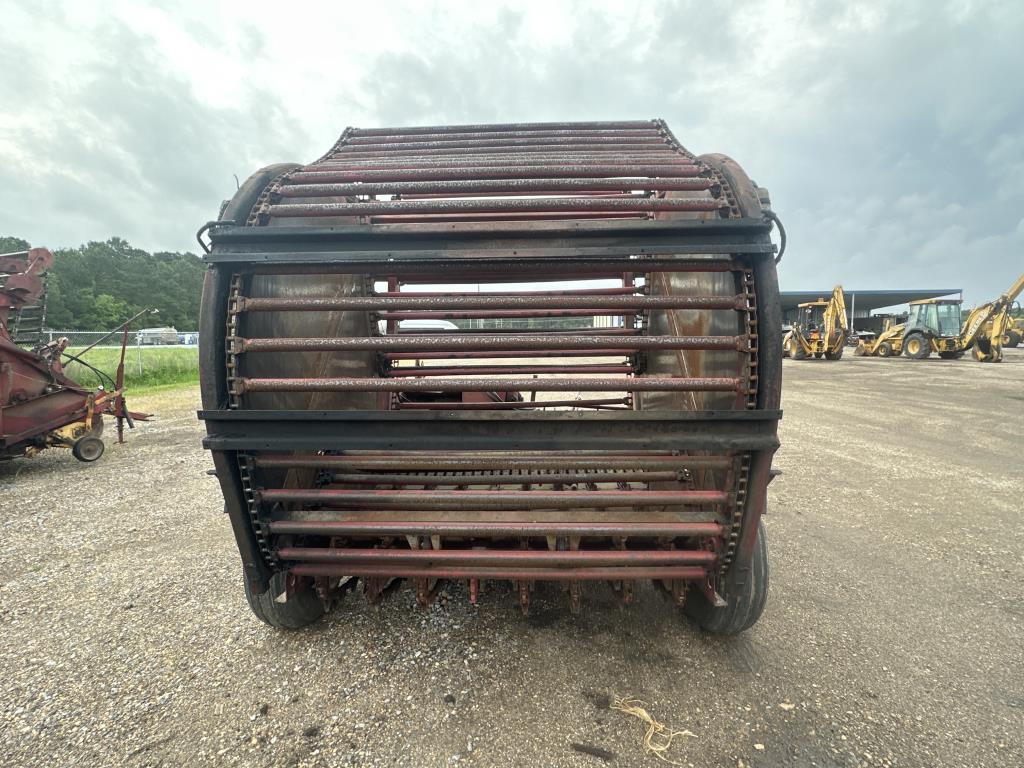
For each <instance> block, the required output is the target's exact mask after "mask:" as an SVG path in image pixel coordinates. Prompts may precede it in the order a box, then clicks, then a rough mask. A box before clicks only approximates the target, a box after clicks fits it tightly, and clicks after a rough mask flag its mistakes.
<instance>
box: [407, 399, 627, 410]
mask: <svg viewBox="0 0 1024 768" xmlns="http://www.w3.org/2000/svg"><path fill="white" fill-rule="evenodd" d="M629 404H630V401H629V400H628V399H626V398H610V397H607V398H606V397H602V398H596V399H589V398H588V399H586V400H495V401H488V402H486V403H455V402H430V401H428V402H423V403H416V402H399V403H398V410H400V411H539V410H542V409H544V408H604V407H605V406H615V405H622V406H627V405H629ZM608 410H613V409H612V408H608ZM623 410H624V409H623Z"/></svg>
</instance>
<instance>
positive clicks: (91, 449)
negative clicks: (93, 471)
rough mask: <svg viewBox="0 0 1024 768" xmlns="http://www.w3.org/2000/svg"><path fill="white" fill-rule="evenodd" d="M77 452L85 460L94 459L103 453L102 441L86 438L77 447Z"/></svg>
mask: <svg viewBox="0 0 1024 768" xmlns="http://www.w3.org/2000/svg"><path fill="white" fill-rule="evenodd" d="M78 453H79V454H80V455H81V456H82V458H83V459H85V460H86V461H96V459H98V458H99V457H100V456H101V455H102V454H103V443H101V442H99V441H98V440H96V441H94V440H87V441H85V442H84V443H83V444H82V445H81V446H80V447H79V449H78Z"/></svg>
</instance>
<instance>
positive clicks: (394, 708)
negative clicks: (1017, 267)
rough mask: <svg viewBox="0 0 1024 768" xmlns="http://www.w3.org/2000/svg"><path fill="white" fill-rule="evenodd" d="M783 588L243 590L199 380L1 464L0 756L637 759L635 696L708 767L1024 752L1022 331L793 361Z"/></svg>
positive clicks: (543, 762)
mask: <svg viewBox="0 0 1024 768" xmlns="http://www.w3.org/2000/svg"><path fill="white" fill-rule="evenodd" d="M785 377H786V383H785V394H784V407H785V409H786V414H785V418H784V420H783V423H782V438H783V448H782V450H781V451H780V453H779V456H778V461H777V466H778V467H780V468H781V469H782V470H783V471H784V473H785V474H784V475H783V476H782V477H781V478H780V479H778V480H777V481H776V482H775V483H773V485H772V486H771V498H770V503H771V509H770V515H769V517H768V521H767V525H768V533H769V547H770V551H771V564H772V569H773V571H772V587H771V593H770V596H769V602H768V606H767V609H766V611H765V614H764V616H763V617H762V619H761V621H760V622H759V623H758V624H757V625H756V626H755V627H754V629H753V630H751V631H750V632H748V633H747V634H746V635H744V636H742V637H740V638H737V639H732V640H718V639H713V638H709V637H706V636H703V635H701V634H700V633H699V632H697V631H696V630H695V629H694V628H693V627H691V626H690V625H688V624H687V623H686V621H685V620H683V619H682V618H680V617H679V616H678V615H677V614H676V613H675V612H674V610H673V609H672V608H671V606H670V605H669V604H668V603H667V602H665V601H664V600H662V599H661V598H660V597H659V596H658V595H657V594H655V592H654V590H653V589H652V588H650V587H645V588H643V589H641V590H639V591H638V595H637V600H636V604H635V605H633V606H632V607H630V608H628V609H621V608H619V607H618V605H617V604H616V603H615V602H613V599H612V596H611V594H610V591H608V590H605V589H603V588H601V587H600V586H594V587H591V588H590V589H588V590H586V591H585V593H584V600H583V605H584V613H583V615H582V616H579V617H573V616H571V615H570V614H569V611H568V604H567V599H566V597H565V596H564V595H563V594H562V593H561V592H560V591H559V590H558V589H557V587H556V588H549V589H548V590H547V591H544V592H540V593H538V597H537V598H535V600H534V604H533V611H532V613H531V615H530V617H529V618H523V617H522V616H521V615H520V613H519V610H518V607H517V606H516V604H515V601H514V600H513V597H512V595H511V593H510V590H509V588H508V587H505V586H501V585H491V586H490V587H489V588H488V589H487V590H486V591H485V592H483V594H482V595H481V600H480V605H479V606H478V607H476V608H474V607H471V606H469V605H468V603H467V601H466V599H465V598H466V595H465V591H464V589H463V588H461V587H453V588H451V589H450V590H449V592H448V594H447V595H446V596H445V597H444V598H442V601H441V602H440V604H438V605H436V606H434V607H433V608H432V609H431V610H430V611H429V612H426V613H423V612H420V611H419V610H418V609H416V608H415V607H414V602H415V601H414V597H413V595H412V593H411V592H410V591H408V590H407V589H403V590H400V591H398V592H397V593H396V594H395V595H394V596H393V597H392V598H391V599H390V600H389V601H388V602H386V603H385V604H384V605H382V606H380V607H370V606H367V605H366V604H365V603H364V602H363V601H362V599H361V598H360V599H357V600H353V601H352V602H351V603H350V604H348V605H346V606H343V607H342V609H340V610H339V611H337V612H335V613H332V614H331V615H330V616H329V617H328V618H327V620H326V621H324V622H323V623H322V624H320V625H318V626H316V627H315V628H313V629H311V630H308V631H305V632H302V633H298V634H283V633H278V632H274V631H272V630H270V629H268V628H267V627H265V626H264V625H262V624H260V623H258V622H257V621H256V620H255V619H254V618H253V617H252V615H251V614H250V612H249V609H248V607H247V606H246V603H245V599H244V597H243V593H242V585H241V579H240V567H239V565H238V558H237V553H236V551H235V549H234V542H233V540H232V538H231V535H230V532H229V527H228V523H227V520H226V519H225V518H224V516H223V514H221V513H220V512H219V507H220V496H219V491H218V487H217V484H216V481H215V479H214V478H212V477H208V476H206V474H205V471H206V469H207V468H208V467H209V466H210V462H209V458H208V456H207V455H205V454H204V453H203V451H202V450H201V448H200V446H199V440H200V436H201V427H200V425H199V424H198V423H197V422H196V418H195V409H196V407H197V402H198V393H197V391H196V390H195V389H187V390H181V391H174V392H168V393H161V394H158V395H150V396H148V397H145V398H143V397H139V398H137V399H136V400H135V401H133V403H132V405H133V407H136V408H141V409H152V410H154V411H156V412H157V413H159V419H158V420H156V421H154V422H153V423H151V424H147V425H143V426H141V428H140V429H138V430H136V431H135V432H134V433H132V434H131V435H130V439H129V442H128V444H127V445H125V446H117V445H113V444H110V445H108V451H107V455H106V456H105V457H104V458H103V459H102V460H101V461H100V462H98V463H97V464H95V465H91V466H88V465H83V464H79V463H77V462H75V461H74V460H73V459H72V458H71V457H70V456H69V455H67V454H65V453H61V452H57V451H50V452H47V453H46V454H44V455H42V456H40V457H38V458H36V459H34V460H31V461H24V460H19V461H14V462H10V463H7V464H2V465H0V525H2V526H3V534H4V535H3V538H2V545H0V563H2V569H0V574H2V575H0V597H2V600H0V666H2V669H3V675H2V677H0V734H2V735H0V739H2V744H0V747H2V749H0V764H2V765H10V766H36V765H38V766H55V765H59V766H65V765H67V766H71V765H74V766H88V765H117V766H157V765H161V766H206V765H245V766H249V765H253V766H339V765H341V766H343V765H361V766H369V765H409V766H455V765H457V766H516V765H526V766H591V767H593V766H603V765H609V766H633V765H660V764H661V763H659V762H658V761H657V760H655V758H653V757H651V756H649V755H645V754H644V753H643V749H642V746H641V738H642V735H643V728H642V726H641V725H640V724H639V722H638V721H636V720H634V719H632V718H629V717H627V716H625V715H623V714H622V713H620V712H617V711H614V710H611V709H609V704H610V702H611V700H612V699H613V698H614V697H616V696H622V695H632V696H636V697H638V698H640V699H642V700H643V701H644V702H646V705H647V708H648V709H649V710H650V711H651V712H652V714H654V715H655V716H656V717H658V718H659V719H660V720H662V721H664V722H665V723H667V724H668V725H671V726H672V727H674V728H676V729H679V730H683V729H686V730H688V731H690V732H691V733H692V734H693V735H692V736H691V735H684V736H681V737H679V738H678V739H677V740H676V743H675V744H674V745H673V748H672V751H671V755H672V757H673V759H674V760H676V761H678V762H679V763H680V764H683V765H694V766H720V765H724V766H780V765H793V766H806V765H818V766H860V765H869V766H876V765H882V766H884V765H900V766H997V765H998V766H1004V765H1005V766H1011V765H1012V766H1016V765H1022V764H1024V743H1022V740H1024V651H1022V649H1024V631H1022V629H1024V597H1022V595H1024V587H1022V584H1024V544H1022V539H1021V536H1020V529H1021V507H1022V502H1024V354H1022V351H1021V350H1008V352H1007V360H1006V362H1004V363H1003V364H1001V365H981V364H978V363H974V362H973V361H971V360H970V359H965V360H961V361H954V362H946V361H923V362H918V361H909V360H903V359H898V360H880V359H871V358H846V359H844V360H841V361H838V362H835V363H829V362H825V361H789V360H787V361H786V369H785Z"/></svg>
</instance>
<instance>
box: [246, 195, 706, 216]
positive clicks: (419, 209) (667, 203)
mask: <svg viewBox="0 0 1024 768" xmlns="http://www.w3.org/2000/svg"><path fill="white" fill-rule="evenodd" d="M724 205H726V203H725V201H723V200H719V199H716V198H713V197H699V198H657V197H637V198H635V199H621V198H598V199H591V198H585V197H581V198H564V197H553V198H495V199H490V200H448V199H438V200H388V201H383V202H382V201H375V200H366V201H363V202H358V203H319V204H318V203H281V204H278V205H270V206H267V210H266V213H267V214H268V215H269V216H277V217H282V218H289V217H304V216H376V215H379V214H400V213H410V214H412V213H501V212H508V213H529V212H535V213H548V212H555V213H557V212H559V211H571V212H576V211H601V212H606V211H717V210H720V209H721V208H722V207H723V206H724Z"/></svg>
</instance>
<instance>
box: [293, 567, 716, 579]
mask: <svg viewBox="0 0 1024 768" xmlns="http://www.w3.org/2000/svg"><path fill="white" fill-rule="evenodd" d="M289 571H290V572H291V573H293V574H295V575H296V576H378V577H383V578H398V579H512V580H514V581H530V580H534V579H535V580H538V581H619V580H625V579H655V580H663V581H672V580H676V579H678V580H682V581H697V580H699V579H703V578H705V577H706V576H707V569H706V568H700V567H697V566H692V565H691V566H685V565H680V566H665V567H661V568H659V567H631V566H619V567H613V568H453V567H447V568H431V567H416V566H408V565H390V564H388V565H384V566H379V565H364V564H362V563H360V564H347V563H300V564H298V565H295V566H292V567H291V568H290V569H289Z"/></svg>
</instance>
